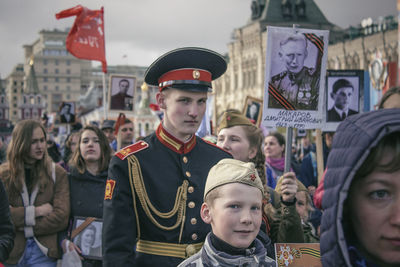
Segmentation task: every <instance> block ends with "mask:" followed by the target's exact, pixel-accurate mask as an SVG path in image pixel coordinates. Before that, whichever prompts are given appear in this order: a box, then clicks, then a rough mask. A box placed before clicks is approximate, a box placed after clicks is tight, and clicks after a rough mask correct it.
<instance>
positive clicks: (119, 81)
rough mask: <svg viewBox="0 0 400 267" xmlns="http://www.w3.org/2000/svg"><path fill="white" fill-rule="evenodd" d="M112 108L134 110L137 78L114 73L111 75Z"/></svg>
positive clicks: (110, 100)
mask: <svg viewBox="0 0 400 267" xmlns="http://www.w3.org/2000/svg"><path fill="white" fill-rule="evenodd" d="M110 84H111V85H110V88H111V90H110V97H109V103H110V105H109V107H110V110H125V111H133V103H134V92H135V87H136V78H135V77H133V76H121V75H112V76H111V77H110Z"/></svg>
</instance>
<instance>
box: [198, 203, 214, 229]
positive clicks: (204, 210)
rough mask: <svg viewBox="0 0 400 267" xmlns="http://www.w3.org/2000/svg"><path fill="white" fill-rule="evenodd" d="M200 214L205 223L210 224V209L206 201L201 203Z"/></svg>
mask: <svg viewBox="0 0 400 267" xmlns="http://www.w3.org/2000/svg"><path fill="white" fill-rule="evenodd" d="M200 216H201V219H202V220H203V221H204V222H205V223H207V224H210V223H211V211H210V207H209V206H208V204H207V203H205V202H204V203H203V204H202V205H201V209H200Z"/></svg>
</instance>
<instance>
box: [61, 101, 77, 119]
mask: <svg viewBox="0 0 400 267" xmlns="http://www.w3.org/2000/svg"><path fill="white" fill-rule="evenodd" d="M66 106H69V111H68V113H69V115H71V117H70V118H69V119H68V118H67V117H66V116H65V115H66V114H64V113H65V107H66ZM75 107H76V105H75V102H73V101H71V102H69V101H63V102H61V104H60V107H59V111H58V117H59V119H60V123H63V124H72V123H75V120H76V110H75Z"/></svg>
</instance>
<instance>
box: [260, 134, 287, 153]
mask: <svg viewBox="0 0 400 267" xmlns="http://www.w3.org/2000/svg"><path fill="white" fill-rule="evenodd" d="M284 151H285V146H284V145H280V144H279V142H278V139H276V137H275V136H267V137H265V139H264V154H265V157H266V158H281V157H282V155H283V152H284Z"/></svg>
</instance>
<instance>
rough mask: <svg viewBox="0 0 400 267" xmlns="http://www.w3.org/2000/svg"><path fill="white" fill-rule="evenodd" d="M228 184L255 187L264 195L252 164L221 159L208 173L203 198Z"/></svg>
mask: <svg viewBox="0 0 400 267" xmlns="http://www.w3.org/2000/svg"><path fill="white" fill-rule="evenodd" d="M229 183H242V184H247V185H249V186H253V187H256V188H258V189H260V190H261V193H262V194H263V195H264V187H263V184H262V182H261V179H260V177H259V176H258V173H257V171H256V168H255V167H254V163H252V162H243V161H240V160H236V159H222V160H220V161H219V162H218V163H217V164H216V165H214V166H213V167H212V168H211V170H210V171H209V173H208V177H207V181H206V187H205V190H204V198H205V197H206V195H207V194H208V193H209V192H210V191H211V190H213V189H214V188H216V187H218V186H221V185H225V184H229Z"/></svg>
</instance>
